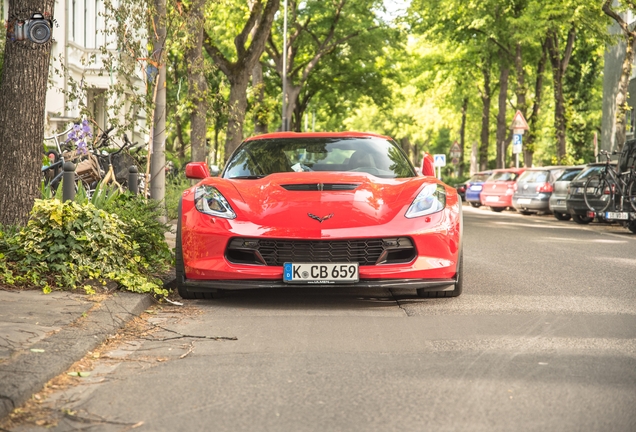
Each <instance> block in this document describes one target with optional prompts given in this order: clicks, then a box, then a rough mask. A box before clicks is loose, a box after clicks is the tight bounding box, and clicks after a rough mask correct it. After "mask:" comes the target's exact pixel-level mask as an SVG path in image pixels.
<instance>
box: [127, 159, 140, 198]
mask: <svg viewBox="0 0 636 432" xmlns="http://www.w3.org/2000/svg"><path fill="white" fill-rule="evenodd" d="M128 190H129V191H130V193H131V194H133V195H137V194H138V193H139V170H138V169H137V167H136V166H135V165H132V166H131V167H130V168H128Z"/></svg>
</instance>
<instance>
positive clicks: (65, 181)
mask: <svg viewBox="0 0 636 432" xmlns="http://www.w3.org/2000/svg"><path fill="white" fill-rule="evenodd" d="M74 199H75V164H74V163H73V162H64V174H62V201H73V200H74Z"/></svg>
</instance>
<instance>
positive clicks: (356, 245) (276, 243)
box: [225, 237, 415, 266]
mask: <svg viewBox="0 0 636 432" xmlns="http://www.w3.org/2000/svg"><path fill="white" fill-rule="evenodd" d="M225 255H226V258H227V259H228V261H230V262H232V263H235V264H255V265H267V266H282V265H283V264H284V263H286V262H296V263H313V262H316V263H325V262H342V263H348V262H357V263H359V264H360V265H377V264H395V263H405V262H410V261H412V260H413V259H414V258H415V247H414V246H413V242H412V241H411V240H410V239H409V238H406V237H399V238H385V239H356V240H271V239H249V238H235V239H233V240H232V241H231V242H230V243H229V245H228V248H227V250H226V254H225Z"/></svg>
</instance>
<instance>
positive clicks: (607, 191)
mask: <svg viewBox="0 0 636 432" xmlns="http://www.w3.org/2000/svg"><path fill="white" fill-rule="evenodd" d="M611 193H612V187H611V185H610V184H609V182H608V181H607V179H606V178H605V177H601V176H599V175H593V176H590V177H589V178H588V179H587V181H586V182H585V186H584V187H583V198H584V199H585V204H586V205H587V207H588V208H589V209H590V210H592V211H594V212H597V213H601V212H604V211H605V210H607V208H608V207H609V205H610V201H611Z"/></svg>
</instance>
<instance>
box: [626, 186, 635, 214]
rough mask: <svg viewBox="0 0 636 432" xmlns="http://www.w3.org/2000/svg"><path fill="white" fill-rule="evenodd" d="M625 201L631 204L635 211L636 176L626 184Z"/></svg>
mask: <svg viewBox="0 0 636 432" xmlns="http://www.w3.org/2000/svg"><path fill="white" fill-rule="evenodd" d="M627 201H629V203H630V204H631V206H632V209H633V210H634V211H636V178H633V179H632V181H630V182H629V184H628V185H627Z"/></svg>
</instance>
